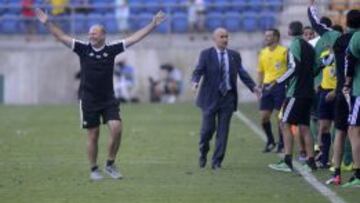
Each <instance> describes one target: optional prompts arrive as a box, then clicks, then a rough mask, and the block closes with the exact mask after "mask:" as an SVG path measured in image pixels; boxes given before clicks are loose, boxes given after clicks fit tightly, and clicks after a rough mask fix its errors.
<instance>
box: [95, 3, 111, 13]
mask: <svg viewBox="0 0 360 203" xmlns="http://www.w3.org/2000/svg"><path fill="white" fill-rule="evenodd" d="M91 6H92V11H93V13H98V14H105V13H107V12H113V9H111V8H108V6H109V4H107V3H105V2H103V1H96V2H93V3H91Z"/></svg>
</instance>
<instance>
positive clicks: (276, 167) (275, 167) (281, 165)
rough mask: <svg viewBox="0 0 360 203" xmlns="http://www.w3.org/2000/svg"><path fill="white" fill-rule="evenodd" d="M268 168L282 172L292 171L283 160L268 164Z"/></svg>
mask: <svg viewBox="0 0 360 203" xmlns="http://www.w3.org/2000/svg"><path fill="white" fill-rule="evenodd" d="M268 166H269V168H271V169H273V170H275V171H282V172H292V171H293V170H292V169H291V168H290V167H289V166H288V165H287V164H286V163H285V162H284V160H281V161H279V163H277V164H269V165H268Z"/></svg>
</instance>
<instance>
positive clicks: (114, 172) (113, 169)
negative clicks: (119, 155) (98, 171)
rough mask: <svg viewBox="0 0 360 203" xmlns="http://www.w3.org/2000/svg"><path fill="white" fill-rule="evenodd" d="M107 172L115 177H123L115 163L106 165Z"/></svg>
mask: <svg viewBox="0 0 360 203" xmlns="http://www.w3.org/2000/svg"><path fill="white" fill-rule="evenodd" d="M105 173H106V174H108V175H109V176H111V177H112V178H113V179H121V178H122V177H123V176H122V175H121V173H120V171H118V170H117V169H116V166H115V165H114V164H113V165H110V166H105Z"/></svg>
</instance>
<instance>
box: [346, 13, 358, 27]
mask: <svg viewBox="0 0 360 203" xmlns="http://www.w3.org/2000/svg"><path fill="white" fill-rule="evenodd" d="M346 26H348V27H349V28H355V29H357V28H360V10H356V9H352V10H350V11H349V12H348V13H347V14H346Z"/></svg>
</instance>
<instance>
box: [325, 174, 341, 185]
mask: <svg viewBox="0 0 360 203" xmlns="http://www.w3.org/2000/svg"><path fill="white" fill-rule="evenodd" d="M326 184H327V185H340V184H341V176H339V175H336V176H333V177H331V178H330V179H329V180H327V181H326Z"/></svg>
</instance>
